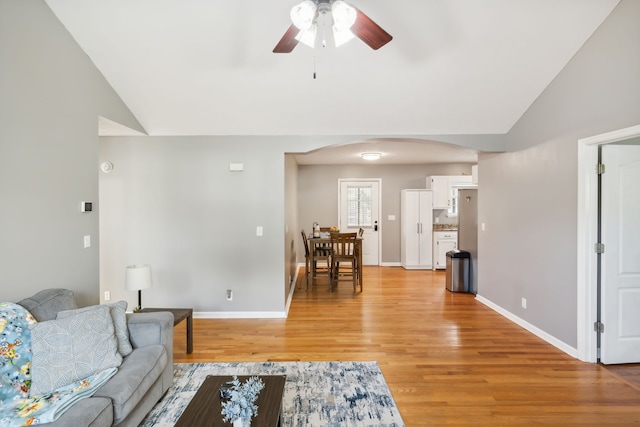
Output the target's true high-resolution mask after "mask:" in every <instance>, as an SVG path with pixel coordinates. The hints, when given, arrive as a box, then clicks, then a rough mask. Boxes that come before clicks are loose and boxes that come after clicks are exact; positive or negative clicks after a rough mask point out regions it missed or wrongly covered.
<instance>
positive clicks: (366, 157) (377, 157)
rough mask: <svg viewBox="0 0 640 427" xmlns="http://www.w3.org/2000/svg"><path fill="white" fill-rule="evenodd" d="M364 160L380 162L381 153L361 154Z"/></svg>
mask: <svg viewBox="0 0 640 427" xmlns="http://www.w3.org/2000/svg"><path fill="white" fill-rule="evenodd" d="M360 157H362V159H363V160H380V157H382V154H381V153H362V154H360Z"/></svg>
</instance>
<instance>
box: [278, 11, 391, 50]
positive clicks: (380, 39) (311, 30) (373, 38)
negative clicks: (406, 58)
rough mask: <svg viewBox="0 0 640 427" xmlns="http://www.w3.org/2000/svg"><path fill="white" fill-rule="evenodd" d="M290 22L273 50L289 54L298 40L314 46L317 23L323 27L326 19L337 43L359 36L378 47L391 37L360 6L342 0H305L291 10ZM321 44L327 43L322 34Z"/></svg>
mask: <svg viewBox="0 0 640 427" xmlns="http://www.w3.org/2000/svg"><path fill="white" fill-rule="evenodd" d="M318 21H320V24H319V23H318ZM291 22H292V24H291V26H290V27H289V29H287V31H286V32H285V33H284V36H282V38H281V39H280V41H279V42H278V44H277V45H276V47H275V48H273V52H274V53H290V52H291V51H293V49H294V48H295V47H296V46H297V45H298V42H301V43H303V44H306V45H308V46H310V47H314V46H315V42H316V37H317V31H318V25H320V26H322V28H323V30H324V27H325V26H327V25H328V24H329V22H331V28H332V33H333V39H334V42H335V44H336V46H340V45H342V44H344V43H346V42H347V41H349V40H351V39H352V38H353V37H358V38H359V39H360V40H362V41H363V42H365V43H366V44H367V45H368V46H369V47H371V48H372V49H374V50H377V49H380V48H381V47H382V46H384V45H385V44H387V43H389V42H390V41H391V39H392V38H393V37H391V35H390V34H389V33H387V32H386V31H385V30H383V29H382V28H381V27H380V26H379V25H378V24H376V23H375V22H373V21H372V20H371V18H369V17H368V16H367V15H365V14H364V13H362V12H361V11H360V10H359V9H357V8H356V7H354V6H352V5H350V4H347V3H346V2H344V1H342V0H304V1H302V2H301V3H298V4H296V5H295V6H293V8H292V9H291ZM322 44H323V46H324V45H325V44H326V41H325V38H324V34H323V36H322Z"/></svg>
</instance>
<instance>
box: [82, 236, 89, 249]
mask: <svg viewBox="0 0 640 427" xmlns="http://www.w3.org/2000/svg"><path fill="white" fill-rule="evenodd" d="M84 247H85V249H86V248H90V247H91V236H84Z"/></svg>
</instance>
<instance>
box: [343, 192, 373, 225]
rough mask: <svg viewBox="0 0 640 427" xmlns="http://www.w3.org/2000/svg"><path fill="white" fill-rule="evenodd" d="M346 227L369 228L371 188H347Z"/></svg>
mask: <svg viewBox="0 0 640 427" xmlns="http://www.w3.org/2000/svg"><path fill="white" fill-rule="evenodd" d="M347 226H348V227H349V228H352V227H371V226H372V224H371V187H370V186H366V187H358V186H349V187H347Z"/></svg>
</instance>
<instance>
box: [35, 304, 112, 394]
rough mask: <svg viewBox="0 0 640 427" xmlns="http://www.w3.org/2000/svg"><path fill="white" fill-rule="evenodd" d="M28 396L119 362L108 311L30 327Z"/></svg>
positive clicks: (102, 309)
mask: <svg viewBox="0 0 640 427" xmlns="http://www.w3.org/2000/svg"><path fill="white" fill-rule="evenodd" d="M31 348H32V352H33V356H32V360H31V381H32V382H31V395H32V396H33V395H36V396H37V395H42V394H45V393H49V392H51V391H53V390H55V389H57V388H60V387H63V386H65V385H68V384H71V383H73V382H75V381H78V380H81V379H84V378H86V377H88V376H90V375H92V374H94V373H96V372H98V371H99V370H101V369H106V368H115V367H118V366H120V364H121V363H122V356H121V355H120V354H119V353H118V343H117V341H116V337H115V335H114V328H113V321H112V320H111V315H110V314H109V308H108V307H106V306H103V307H99V308H97V309H95V310H89V311H86V312H83V313H78V314H76V315H73V316H71V317H68V318H66V319H59V320H49V321H46V322H40V323H37V324H35V325H33V327H32V328H31Z"/></svg>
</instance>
